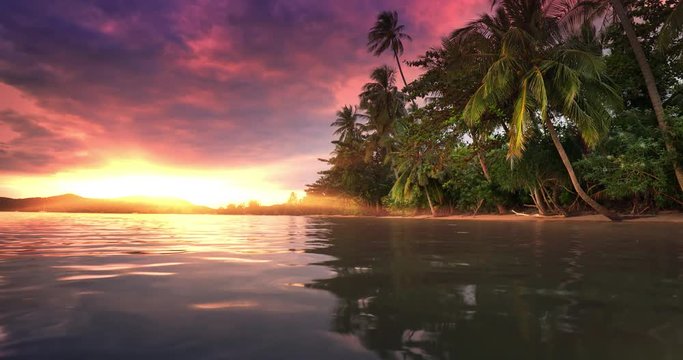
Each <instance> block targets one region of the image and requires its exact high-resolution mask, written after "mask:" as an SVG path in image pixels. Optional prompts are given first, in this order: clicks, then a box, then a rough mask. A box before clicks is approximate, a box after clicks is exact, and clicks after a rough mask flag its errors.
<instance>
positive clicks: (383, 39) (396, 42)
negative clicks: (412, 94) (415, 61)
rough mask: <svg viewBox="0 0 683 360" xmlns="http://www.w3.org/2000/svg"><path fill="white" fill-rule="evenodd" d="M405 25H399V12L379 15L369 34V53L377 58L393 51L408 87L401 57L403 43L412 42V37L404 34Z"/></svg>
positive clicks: (402, 77) (387, 12)
mask: <svg viewBox="0 0 683 360" xmlns="http://www.w3.org/2000/svg"><path fill="white" fill-rule="evenodd" d="M404 27H405V26H404V25H401V24H399V23H398V12H396V11H383V12H381V13H379V15H377V21H376V22H375V25H374V26H373V27H372V28H370V32H369V33H368V51H370V52H371V53H373V54H374V55H375V56H380V55H382V54H383V53H384V52H385V51H386V50H387V49H391V51H392V52H393V53H394V58H396V65H398V71H399V72H400V73H401V79H403V85H405V86H408V83H407V82H406V77H405V76H404V75H403V68H402V67H401V61H400V59H399V56H401V55H403V41H402V40H412V38H411V37H410V35H408V34H406V33H404V32H403V29H404Z"/></svg>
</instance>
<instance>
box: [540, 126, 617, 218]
mask: <svg viewBox="0 0 683 360" xmlns="http://www.w3.org/2000/svg"><path fill="white" fill-rule="evenodd" d="M545 126H546V127H547V128H548V132H549V133H550V137H551V138H552V140H553V144H554V145H555V148H556V149H557V153H558V154H559V155H560V158H561V159H562V163H563V164H564V167H565V168H566V169H567V173H568V174H569V179H571V181H572V185H574V190H576V193H577V194H579V196H580V197H581V199H583V201H585V202H586V204H588V205H590V207H592V208H593V209H594V210H595V211H597V212H598V213H600V215H603V216H605V217H606V218H608V219H610V220H612V221H620V220H621V217H620V216H619V215H617V214H615V213H613V212H611V211H610V210H608V209H607V208H606V207H604V206H602V205H600V204H598V202H597V201H595V200H593V199H592V198H591V197H590V196H588V194H586V192H585V191H583V188H582V187H581V184H580V183H579V179H578V178H577V177H576V173H574V167H572V163H571V162H570V161H569V157H568V156H567V153H566V152H565V151H564V147H563V146H562V143H561V142H560V137H559V136H558V135H557V131H555V126H554V125H553V123H552V121H550V118H546V119H545Z"/></svg>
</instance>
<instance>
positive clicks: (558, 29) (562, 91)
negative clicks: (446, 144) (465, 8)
mask: <svg viewBox="0 0 683 360" xmlns="http://www.w3.org/2000/svg"><path fill="white" fill-rule="evenodd" d="M498 6H499V8H498V9H497V11H496V16H499V17H500V16H504V17H506V18H507V19H506V20H505V22H506V23H508V24H510V26H509V27H508V28H507V29H506V30H504V31H502V32H501V31H496V30H494V29H491V27H489V26H488V20H486V19H485V21H482V22H480V23H478V24H476V25H477V26H474V27H472V26H471V30H470V31H476V32H478V33H479V34H480V35H481V36H485V37H492V38H496V39H500V40H499V41H500V51H499V54H498V56H497V57H496V59H495V61H493V62H492V63H491V65H490V67H489V69H488V71H487V73H486V75H484V77H483V79H482V82H481V85H480V87H479V88H478V89H477V90H476V92H475V93H474V95H473V96H472V97H471V98H470V100H469V102H468V103H467V105H466V106H465V109H464V111H463V115H464V118H465V120H466V121H468V122H470V124H476V123H477V122H479V121H480V120H481V119H482V117H483V116H484V114H485V113H486V112H487V110H490V109H501V108H502V109H505V108H510V107H509V106H508V105H509V104H511V105H512V106H511V108H512V111H511V114H510V116H511V119H510V124H509V131H508V137H509V153H508V156H509V157H511V158H518V157H521V156H522V154H523V150H524V145H525V142H526V139H527V136H528V135H529V134H530V131H529V130H530V129H531V128H532V124H533V122H537V123H538V124H539V125H541V126H544V127H545V128H546V130H547V131H548V133H549V134H550V137H551V139H552V141H553V144H554V145H555V148H556V150H557V152H558V155H559V156H560V158H561V159H562V163H563V164H564V166H565V168H566V170H567V173H568V175H569V177H570V179H571V182H572V185H573V186H574V189H575V190H576V192H577V194H578V195H579V196H580V197H581V199H583V200H584V201H585V202H586V203H587V204H588V205H590V206H591V207H592V208H593V209H595V210H596V211H597V212H598V213H600V214H602V215H604V216H606V217H608V218H609V219H612V220H619V219H620V218H619V216H618V215H616V214H614V213H612V212H611V211H609V210H608V209H606V208H605V207H603V206H602V205H600V204H599V203H597V202H596V201H595V200H593V199H592V198H591V197H590V196H589V195H588V194H587V193H586V192H585V191H584V190H583V188H582V186H581V183H580V182H579V180H578V177H577V176H576V174H575V172H574V168H573V166H572V164H571V162H570V160H569V157H568V156H567V153H566V151H565V150H564V147H563V145H562V143H561V142H560V139H559V136H558V134H557V130H556V129H555V123H557V122H571V123H573V124H574V125H575V126H576V128H577V129H578V130H579V131H580V133H581V136H582V137H583V138H584V140H585V141H586V143H588V144H591V145H594V144H596V143H597V141H598V139H599V138H600V136H601V135H602V134H603V133H605V132H606V131H607V124H608V122H609V120H610V114H609V112H608V110H607V109H606V106H608V107H609V105H610V104H615V103H618V99H619V96H618V95H617V93H616V92H615V91H614V89H613V88H612V87H611V86H610V84H609V81H608V80H607V79H606V78H605V76H604V70H605V65H604V63H603V61H602V59H601V57H600V56H599V53H597V54H596V53H595V49H594V48H591V47H590V46H588V45H587V44H583V43H582V41H581V40H580V38H579V37H573V38H567V37H566V36H564V35H563V34H565V33H566V32H565V29H563V28H562V26H561V22H562V19H563V17H564V16H565V15H566V10H565V8H563V7H558V6H556V4H555V2H554V1H553V0H502V1H500V2H499V5H498ZM501 21H502V20H501ZM499 22H500V21H499ZM470 25H472V24H470ZM586 29H587V28H586V27H584V31H588V30H586ZM553 120H555V121H553Z"/></svg>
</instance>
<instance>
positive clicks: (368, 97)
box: [360, 65, 406, 154]
mask: <svg viewBox="0 0 683 360" xmlns="http://www.w3.org/2000/svg"><path fill="white" fill-rule="evenodd" d="M395 74H396V72H395V71H394V69H392V68H391V67H389V66H386V65H384V66H381V67H378V68H376V69H375V70H373V71H372V74H371V75H370V79H371V80H372V81H371V82H369V83H366V84H365V85H363V88H362V91H361V93H360V107H361V109H363V110H365V111H366V113H367V117H368V122H367V124H366V125H365V127H364V130H365V131H366V132H368V133H369V136H368V143H369V144H370V146H369V148H368V149H369V150H374V149H377V148H381V149H383V150H384V151H385V154H388V153H390V152H391V151H392V149H393V138H394V131H395V129H396V125H397V121H398V119H399V118H401V117H403V116H404V115H405V113H406V109H405V102H406V96H405V94H403V93H402V92H400V91H399V90H398V88H397V87H396V76H395Z"/></svg>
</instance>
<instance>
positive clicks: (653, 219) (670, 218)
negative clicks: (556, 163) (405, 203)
mask: <svg viewBox="0 0 683 360" xmlns="http://www.w3.org/2000/svg"><path fill="white" fill-rule="evenodd" d="M309 216H312V217H329V218H363V217H367V218H376V219H413V220H436V221H443V220H451V221H498V222H519V221H541V222H545V221H549V222H604V223H611V222H612V221H610V220H609V219H606V218H605V217H603V216H602V215H596V214H591V215H577V216H569V217H566V216H561V215H556V216H539V215H529V216H523V215H515V214H505V215H498V214H481V215H476V216H473V215H447V216H437V217H433V216H431V215H412V216H401V215H386V216H370V215H309ZM621 223H667V224H678V223H680V224H683V213H680V212H671V213H669V212H667V213H662V214H658V215H651V216H640V217H633V218H629V217H625V218H624V220H623V221H621Z"/></svg>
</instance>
